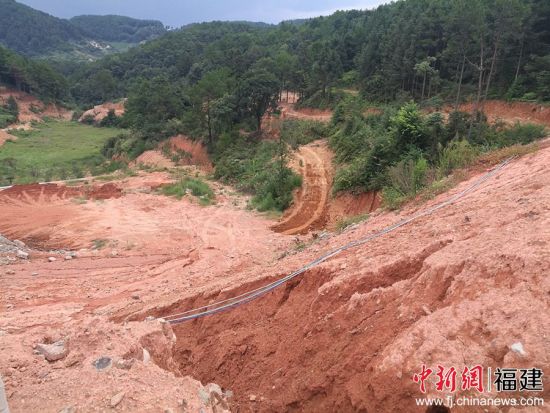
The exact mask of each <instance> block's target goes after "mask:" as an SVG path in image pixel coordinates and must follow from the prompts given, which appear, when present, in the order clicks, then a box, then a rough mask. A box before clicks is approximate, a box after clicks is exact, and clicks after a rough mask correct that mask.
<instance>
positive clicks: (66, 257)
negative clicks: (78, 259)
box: [65, 255, 73, 261]
mask: <svg viewBox="0 0 550 413" xmlns="http://www.w3.org/2000/svg"><path fill="white" fill-rule="evenodd" d="M72 259H73V256H72V255H65V261H70V260H72Z"/></svg>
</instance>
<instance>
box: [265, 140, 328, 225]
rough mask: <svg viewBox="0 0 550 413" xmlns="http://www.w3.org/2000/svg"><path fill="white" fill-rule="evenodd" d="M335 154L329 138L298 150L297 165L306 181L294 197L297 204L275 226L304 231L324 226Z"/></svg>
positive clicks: (294, 165) (297, 169) (295, 161)
mask: <svg viewBox="0 0 550 413" xmlns="http://www.w3.org/2000/svg"><path fill="white" fill-rule="evenodd" d="M331 163H332V154H331V152H330V150H329V148H328V145H327V142H326V141H324V140H323V141H316V142H312V143H310V144H309V145H305V146H302V147H301V148H300V149H299V150H298V151H297V152H296V158H295V160H294V162H293V165H292V166H293V167H294V169H295V170H296V171H297V172H298V173H299V174H300V175H301V176H302V179H303V183H302V187H301V188H300V190H299V192H298V193H297V194H296V196H295V198H294V205H293V206H292V207H291V208H290V209H288V210H287V212H286V213H285V215H284V216H283V218H282V219H281V221H280V222H279V223H278V224H277V225H274V226H273V227H272V229H273V230H274V231H277V232H281V233H283V234H288V235H293V234H304V233H306V232H308V231H309V230H311V229H320V228H323V227H324V226H325V221H326V212H327V206H328V200H329V193H330V188H331V186H332V165H331Z"/></svg>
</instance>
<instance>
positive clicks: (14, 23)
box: [0, 0, 84, 56]
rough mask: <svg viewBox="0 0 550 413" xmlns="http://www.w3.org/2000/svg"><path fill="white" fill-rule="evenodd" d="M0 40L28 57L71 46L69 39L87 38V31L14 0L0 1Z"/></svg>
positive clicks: (71, 40) (74, 40)
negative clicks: (85, 32)
mask: <svg viewBox="0 0 550 413" xmlns="http://www.w3.org/2000/svg"><path fill="white" fill-rule="evenodd" d="M0 10H1V11H2V12H1V13H0V43H2V44H4V45H5V46H7V47H9V48H10V49H12V50H15V51H16V52H19V53H22V54H24V55H27V56H39V55H45V54H47V53H48V52H51V51H53V50H66V49H68V43H69V42H79V41H83V40H84V33H83V32H82V30H80V29H79V28H78V27H76V26H74V25H72V24H71V23H69V22H68V21H67V20H63V19H58V18H57V17H53V16H50V15H49V14H46V13H43V12H41V11H38V10H35V9H33V8H31V7H28V6H26V5H24V4H21V3H17V2H16V1H15V0H0Z"/></svg>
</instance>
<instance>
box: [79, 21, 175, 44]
mask: <svg viewBox="0 0 550 413" xmlns="http://www.w3.org/2000/svg"><path fill="white" fill-rule="evenodd" d="M70 22H71V23H72V24H73V25H74V26H76V27H79V28H80V29H82V31H83V32H84V33H86V34H87V36H88V37H89V38H92V39H96V40H102V41H106V42H124V43H140V42H143V41H146V40H151V39H153V38H155V37H158V36H161V35H162V34H164V33H166V29H165V28H164V25H163V24H162V23H161V22H159V21H157V20H139V19H133V18H131V17H125V16H112V15H109V16H89V15H86V16H76V17H73V18H72V19H70Z"/></svg>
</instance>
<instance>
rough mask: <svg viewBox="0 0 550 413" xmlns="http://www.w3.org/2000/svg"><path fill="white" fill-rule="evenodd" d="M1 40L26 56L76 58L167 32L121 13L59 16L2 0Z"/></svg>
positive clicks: (113, 49) (99, 53)
mask: <svg viewBox="0 0 550 413" xmlns="http://www.w3.org/2000/svg"><path fill="white" fill-rule="evenodd" d="M0 10H1V13H0V44H3V45H4V46H6V47H8V48H10V49H12V50H14V51H16V52H18V53H20V54H23V55H25V56H32V57H44V56H53V57H56V58H59V57H61V56H64V57H69V56H70V57H71V58H73V59H75V58H78V57H80V58H81V59H82V60H86V59H87V58H90V57H94V58H97V57H101V56H103V55H105V54H108V53H110V52H115V51H117V48H116V47H114V46H116V45H115V44H113V45H110V44H103V45H99V46H98V45H97V44H94V43H91V42H92V41H95V42H113V43H115V42H116V43H128V44H138V43H140V42H142V41H144V40H150V39H152V38H155V37H158V36H159V35H162V34H163V33H165V32H166V30H165V28H164V26H163V25H162V23H161V22H158V21H151V20H137V19H131V18H129V17H121V16H78V17H75V18H73V19H71V20H66V19H60V18H57V17H54V16H50V15H49V14H47V13H43V12H41V11H38V10H35V9H33V8H31V7H28V6H26V5H24V4H21V3H17V2H16V1H15V0H0Z"/></svg>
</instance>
